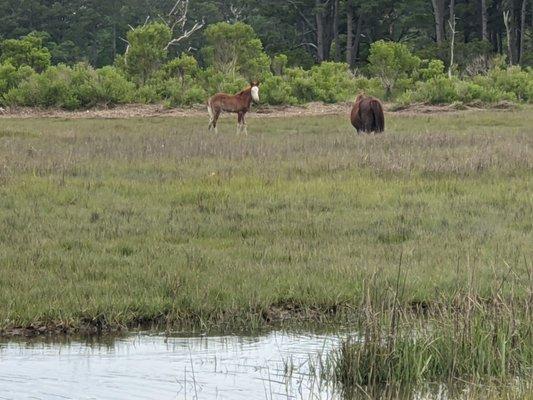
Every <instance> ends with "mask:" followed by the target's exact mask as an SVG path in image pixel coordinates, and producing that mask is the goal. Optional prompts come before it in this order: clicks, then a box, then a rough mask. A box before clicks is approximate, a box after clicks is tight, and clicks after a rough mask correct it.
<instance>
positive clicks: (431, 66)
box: [416, 60, 445, 81]
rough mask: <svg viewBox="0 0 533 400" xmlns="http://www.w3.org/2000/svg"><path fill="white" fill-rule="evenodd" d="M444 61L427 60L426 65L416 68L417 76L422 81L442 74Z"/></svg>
mask: <svg viewBox="0 0 533 400" xmlns="http://www.w3.org/2000/svg"><path fill="white" fill-rule="evenodd" d="M444 69H445V67H444V63H443V62H442V61H441V60H430V61H427V66H426V67H424V68H420V69H419V70H418V73H417V74H416V75H417V78H418V79H422V80H424V81H427V80H430V79H432V78H437V77H440V76H443V75H444Z"/></svg>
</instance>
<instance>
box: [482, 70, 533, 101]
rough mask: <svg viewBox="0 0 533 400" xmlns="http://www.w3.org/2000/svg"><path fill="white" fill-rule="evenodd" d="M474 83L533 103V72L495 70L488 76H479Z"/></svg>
mask: <svg viewBox="0 0 533 400" xmlns="http://www.w3.org/2000/svg"><path fill="white" fill-rule="evenodd" d="M474 81H475V82H476V83H478V84H480V85H481V86H484V87H486V88H489V87H490V88H494V89H496V90H499V91H500V92H506V93H513V94H514V96H515V98H516V99H518V100H520V101H533V97H532V95H533V71H531V70H523V69H521V68H520V67H509V68H506V69H501V68H494V69H492V70H491V71H489V73H488V74H487V75H486V76H478V77H475V78H474Z"/></svg>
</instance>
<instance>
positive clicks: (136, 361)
mask: <svg viewBox="0 0 533 400" xmlns="http://www.w3.org/2000/svg"><path fill="white" fill-rule="evenodd" d="M342 338H343V337H342V336H339V334H323V335H320V334H311V333H306V334H296V333H283V332H272V333H269V334H267V335H263V336H211V337H204V336H195V337H163V336H153V335H141V334H139V335H134V336H128V337H125V338H120V339H110V338H107V339H104V340H95V339H91V340H88V341H85V342H83V341H64V342H57V341H56V342H46V341H11V342H4V343H2V342H0V399H17V400H18V399H193V400H194V399H207V400H210V399H221V400H222V399H232V400H238V399H247V400H252V399H253V400H255V399H258V400H274V399H291V400H292V399H294V400H300V399H301V400H304V399H310V400H340V399H344V400H348V399H349V400H359V399H380V400H384V399H387V400H392V399H395V400H398V399H402V400H403V399H405V400H452V399H454V400H455V399H509V400H511V399H513V400H516V399H530V398H531V397H530V396H529V397H528V394H527V390H526V391H524V390H522V391H521V393H520V394H518V392H517V391H516V390H515V389H516V388H518V387H520V386H521V385H520V383H523V382H515V383H516V385H513V386H512V387H509V388H501V387H499V388H486V387H482V388H480V387H463V388H454V389H452V388H450V387H447V386H444V385H433V386H431V385H429V386H428V387H425V388H424V389H423V390H421V389H420V388H418V389H417V390H410V391H406V390H405V388H404V390H401V391H400V390H396V389H394V388H381V389H380V390H379V391H378V392H376V391H375V390H369V389H363V388H361V390H359V391H357V393H355V394H354V393H351V394H349V395H348V394H344V395H343V394H342V393H341V390H340V388H338V387H335V385H334V384H332V383H331V382H330V381H328V380H327V379H323V376H322V373H321V372H322V371H323V370H325V369H327V365H326V366H325V365H324V364H323V363H326V364H327V360H328V359H330V358H328V355H329V354H331V352H332V350H334V349H335V348H336V347H337V346H338V345H339V342H340V341H341V340H342ZM527 388H528V389H530V388H531V386H528V387H527ZM479 389H482V390H481V391H479V392H478V390H479ZM502 389H503V390H502ZM507 389H508V390H507ZM523 393H525V395H523ZM529 393H531V392H529Z"/></svg>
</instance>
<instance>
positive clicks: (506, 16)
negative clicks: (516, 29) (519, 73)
mask: <svg viewBox="0 0 533 400" xmlns="http://www.w3.org/2000/svg"><path fill="white" fill-rule="evenodd" d="M503 23H504V24H505V31H506V33H507V55H508V57H509V65H513V64H514V62H513V61H514V58H513V44H512V42H513V29H512V27H511V17H510V13H509V11H504V12H503Z"/></svg>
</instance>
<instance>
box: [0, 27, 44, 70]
mask: <svg viewBox="0 0 533 400" xmlns="http://www.w3.org/2000/svg"><path fill="white" fill-rule="evenodd" d="M51 58H52V55H51V54H50V51H49V50H48V49H47V48H46V47H43V41H42V38H41V37H39V35H38V34H37V33H32V34H29V35H26V36H24V37H23V38H22V39H7V40H4V41H3V42H2V43H1V44H0V63H5V62H7V63H9V64H11V65H13V66H14V67H15V68H18V67H20V66H22V65H28V66H30V67H32V68H33V69H34V70H35V71H37V72H42V71H44V70H45V69H46V68H48V67H49V66H50V60H51Z"/></svg>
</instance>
